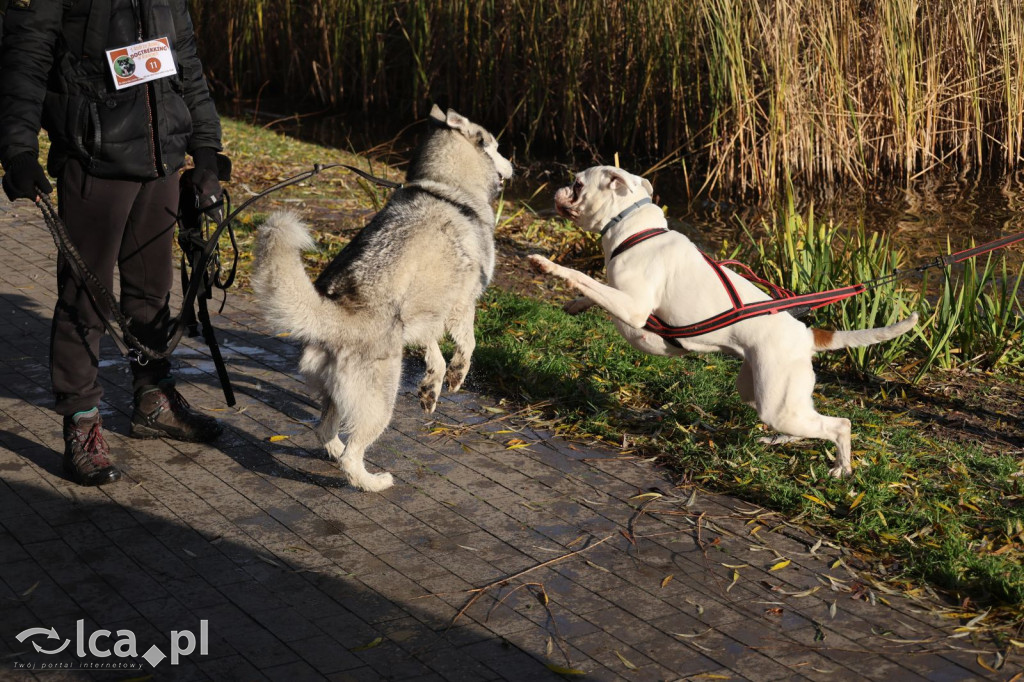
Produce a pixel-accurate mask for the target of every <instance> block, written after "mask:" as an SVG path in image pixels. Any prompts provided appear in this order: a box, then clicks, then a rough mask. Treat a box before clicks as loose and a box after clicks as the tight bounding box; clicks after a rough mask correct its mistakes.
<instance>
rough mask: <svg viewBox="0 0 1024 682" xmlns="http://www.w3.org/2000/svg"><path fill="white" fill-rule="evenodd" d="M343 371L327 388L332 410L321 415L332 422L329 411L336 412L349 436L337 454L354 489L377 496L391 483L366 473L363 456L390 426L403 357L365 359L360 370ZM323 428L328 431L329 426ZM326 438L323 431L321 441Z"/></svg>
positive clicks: (388, 477)
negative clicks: (327, 417) (376, 493)
mask: <svg viewBox="0 0 1024 682" xmlns="http://www.w3.org/2000/svg"><path fill="white" fill-rule="evenodd" d="M343 369H344V370H345V371H344V374H342V373H341V372H338V373H337V374H335V378H336V381H335V383H334V385H333V386H330V387H329V390H330V400H331V407H329V408H328V409H327V410H325V412H324V414H325V416H330V417H332V418H333V417H334V414H335V413H334V412H333V411H332V409H333V410H335V411H337V414H338V415H340V421H341V423H342V424H343V426H344V430H345V432H346V433H347V434H348V439H347V440H348V442H347V443H346V444H345V445H344V446H343V449H342V451H341V452H339V453H338V454H339V457H338V459H337V461H338V466H339V468H340V469H341V471H342V472H343V473H344V474H345V477H346V478H347V479H348V482H349V484H350V485H352V486H353V487H356V488H359V489H360V490H366V491H368V492H379V491H381V490H385V489H386V488H390V487H391V486H392V485H393V483H394V480H393V478H392V476H391V474H389V473H388V472H386V471H385V472H382V473H379V474H371V473H370V472H369V471H367V470H366V464H365V463H364V462H363V455H364V454H365V453H366V449H367V448H369V447H370V446H371V445H373V442H374V441H376V440H377V438H379V437H380V435H381V434H382V433H384V429H386V428H387V426H388V424H389V423H390V422H391V415H392V413H393V412H394V410H395V398H396V397H397V395H398V385H399V380H400V379H401V374H402V356H401V354H396V355H394V356H391V357H385V358H380V359H373V360H370V359H368V360H364V361H363V362H362V363H361V364H360V365H359V366H354V363H352V364H349V365H347V366H346V367H344V368H343ZM324 428H325V429H328V428H329V425H328V426H325V427H324ZM326 435H327V432H326V430H325V431H324V432H323V434H322V437H323V436H326ZM329 442H330V441H329ZM332 457H333V455H332Z"/></svg>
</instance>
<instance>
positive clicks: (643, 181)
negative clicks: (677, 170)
mask: <svg viewBox="0 0 1024 682" xmlns="http://www.w3.org/2000/svg"><path fill="white" fill-rule="evenodd" d="M640 186H641V187H643V188H644V191H645V192H647V196H649V197H652V198H653V197H654V186H653V185H651V181H650V180H648V179H647V178H640Z"/></svg>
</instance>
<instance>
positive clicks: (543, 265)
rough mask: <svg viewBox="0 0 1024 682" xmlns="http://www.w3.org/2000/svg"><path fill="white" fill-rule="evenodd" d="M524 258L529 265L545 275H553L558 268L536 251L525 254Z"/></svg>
mask: <svg viewBox="0 0 1024 682" xmlns="http://www.w3.org/2000/svg"><path fill="white" fill-rule="evenodd" d="M526 260H527V261H528V262H529V263H530V267H532V268H533V269H534V270H536V271H537V272H542V273H544V274H546V275H553V274H555V272H557V270H558V266H557V265H555V264H554V263H552V262H551V261H550V260H548V259H547V258H545V257H544V256H541V255H540V254H537V253H534V254H531V255H529V256H527V257H526Z"/></svg>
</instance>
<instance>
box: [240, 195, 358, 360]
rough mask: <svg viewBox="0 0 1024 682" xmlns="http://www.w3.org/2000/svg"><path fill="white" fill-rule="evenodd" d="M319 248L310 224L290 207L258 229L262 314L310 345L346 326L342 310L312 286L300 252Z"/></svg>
mask: <svg viewBox="0 0 1024 682" xmlns="http://www.w3.org/2000/svg"><path fill="white" fill-rule="evenodd" d="M315 246H316V243H315V242H314V241H313V238H312V237H311V236H310V234H309V229H308V228H307V226H306V225H305V224H304V223H303V222H302V221H301V220H300V219H299V216H298V215H296V214H295V213H293V212H292V211H278V212H275V213H272V214H271V215H270V216H269V217H268V218H267V221H266V222H265V223H264V224H263V225H262V226H261V227H260V229H259V239H258V240H257V249H256V256H255V259H256V262H257V263H259V267H258V268H256V270H255V272H254V274H253V277H252V286H253V289H254V290H255V291H256V292H257V294H258V295H259V297H260V299H261V304H262V306H263V310H264V315H265V316H266V318H267V319H268V320H272V321H273V322H274V324H277V325H280V326H281V327H283V328H286V329H288V330H290V331H291V332H292V333H293V334H294V335H295V336H296V338H298V339H300V340H302V341H304V342H307V343H320V342H323V341H324V340H325V339H327V338H330V337H335V338H336V337H337V336H340V335H341V334H342V333H343V330H344V320H343V316H344V311H343V309H341V308H339V307H338V305H337V304H336V303H334V302H333V301H331V300H330V299H327V298H324V297H323V296H321V295H320V293H319V292H318V291H317V290H316V287H314V286H313V282H312V281H310V279H309V276H308V275H307V274H306V269H305V267H304V266H303V264H302V252H303V251H308V250H310V249H312V248H314V247H315Z"/></svg>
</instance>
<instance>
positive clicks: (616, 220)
mask: <svg viewBox="0 0 1024 682" xmlns="http://www.w3.org/2000/svg"><path fill="white" fill-rule="evenodd" d="M649 203H651V200H650V199H649V198H648V197H644V198H643V199H641V200H640V201H638V202H636V203H635V204H633V205H632V206H628V207H627V208H626V210H625V211H623V212H622V213H620V214H619V215H617V216H615V217H614V218H612V219H611V220H609V221H608V222H607V223H605V225H604V227H602V228H601V236H602V237H603V236H604V235H605V232H607V231H608V230H610V229H612V228H613V227H615V226H616V225H618V224H619V223H621V222H622V220H623V219H624V218H625V217H626V216H628V215H629V214H630V213H632V212H633V211H635V210H637V209H638V208H640V207H641V206H646V205H647V204H649Z"/></svg>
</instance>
